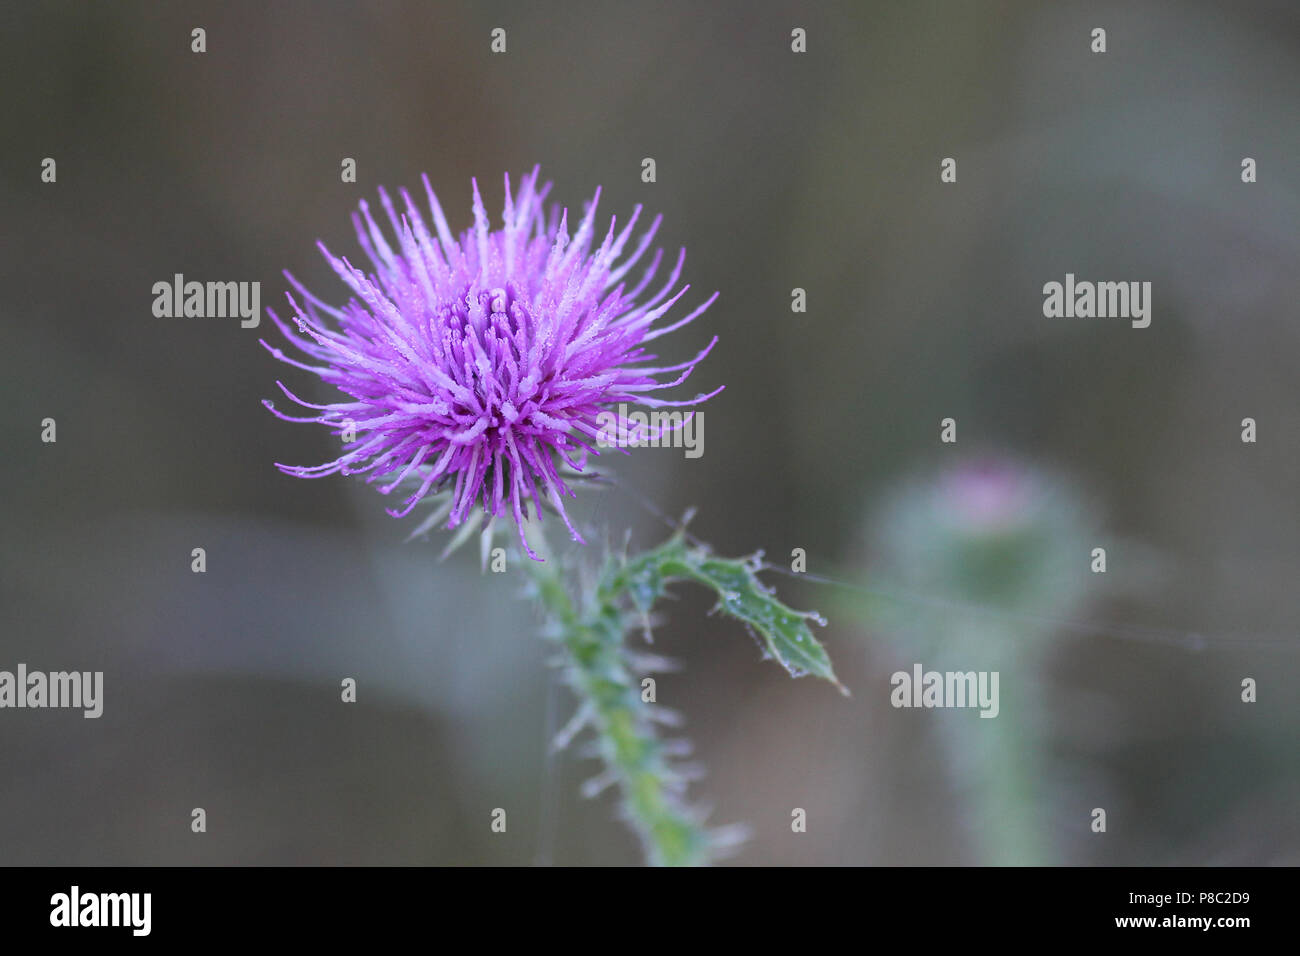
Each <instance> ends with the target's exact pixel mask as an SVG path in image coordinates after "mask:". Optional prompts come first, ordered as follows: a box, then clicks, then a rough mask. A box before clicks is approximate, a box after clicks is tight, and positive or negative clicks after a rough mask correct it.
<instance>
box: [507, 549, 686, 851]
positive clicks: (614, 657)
mask: <svg viewBox="0 0 1300 956" xmlns="http://www.w3.org/2000/svg"><path fill="white" fill-rule="evenodd" d="M524 563H525V564H526V565H528V566H529V567H530V569H531V571H532V574H533V580H534V582H535V583H536V585H537V594H538V597H539V598H540V600H541V602H542V605H543V606H544V607H545V608H546V610H547V612H548V613H549V614H550V616H551V618H552V620H553V622H554V624H555V625H556V635H557V637H558V639H559V641H560V643H561V644H562V645H563V647H564V650H565V652H566V657H567V661H568V668H567V670H568V680H569V684H570V686H571V687H572V688H573V690H574V692H575V693H576V694H577V695H578V697H579V699H580V700H581V702H582V703H581V706H583V707H584V708H586V710H587V712H588V713H589V715H590V723H591V725H592V727H593V728H594V730H595V732H596V735H597V740H598V746H599V750H600V755H601V757H602V759H603V760H604V762H605V765H606V768H607V770H608V772H609V773H610V774H611V775H612V776H613V777H614V778H615V779H616V781H617V783H618V786H619V788H620V790H621V791H622V796H623V811H624V815H625V816H626V818H627V820H628V822H629V823H630V824H631V826H632V827H633V829H634V830H636V832H637V834H638V835H639V836H640V838H641V842H642V845H643V847H644V849H645V852H646V856H647V858H648V859H649V861H650V862H651V863H652V864H655V865H659V866H689V865H697V864H703V863H707V862H708V861H709V855H710V854H709V850H710V840H709V835H708V833H707V831H706V830H705V828H704V826H703V825H702V822H701V820H700V818H699V816H698V815H697V814H696V813H694V812H693V811H692V810H690V809H689V808H688V807H687V806H685V804H684V803H683V801H682V800H681V798H680V796H679V792H680V789H681V784H682V783H683V781H681V779H680V777H678V775H677V774H676V773H675V772H674V771H673V770H672V768H670V767H669V766H668V765H667V760H666V758H665V756H664V754H663V750H662V743H661V741H660V740H659V739H658V736H657V734H656V733H655V729H654V726H653V725H652V723H651V722H650V720H649V718H648V716H647V715H646V714H645V712H644V708H646V707H647V706H653V705H650V704H646V703H643V702H642V700H641V694H640V690H639V688H640V685H639V682H638V681H637V679H636V677H635V676H634V675H633V674H631V673H630V672H629V670H628V662H627V652H626V649H625V647H624V642H623V636H624V630H625V628H624V615H623V613H622V612H621V610H620V609H619V607H618V606H617V603H616V597H617V596H616V595H611V594H608V593H605V594H603V595H602V599H600V600H596V601H592V602H590V606H587V607H582V606H580V605H579V604H577V603H576V602H575V601H574V599H573V597H572V595H571V594H570V593H569V590H568V589H567V588H566V587H565V584H564V582H563V580H562V579H561V576H560V573H559V572H558V571H557V570H556V567H555V562H554V559H551V560H550V561H548V562H547V563H546V564H538V563H536V562H533V561H525V562H524Z"/></svg>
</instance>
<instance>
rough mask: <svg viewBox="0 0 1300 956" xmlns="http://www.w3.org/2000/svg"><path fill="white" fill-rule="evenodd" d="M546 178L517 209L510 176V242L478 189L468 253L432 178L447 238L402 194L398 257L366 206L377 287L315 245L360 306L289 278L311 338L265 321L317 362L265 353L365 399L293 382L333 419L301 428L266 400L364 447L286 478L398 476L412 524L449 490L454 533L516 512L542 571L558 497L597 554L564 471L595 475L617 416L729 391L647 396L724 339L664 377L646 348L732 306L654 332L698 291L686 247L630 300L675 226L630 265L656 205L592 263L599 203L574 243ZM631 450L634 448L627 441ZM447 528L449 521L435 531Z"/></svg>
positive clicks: (526, 185)
mask: <svg viewBox="0 0 1300 956" xmlns="http://www.w3.org/2000/svg"><path fill="white" fill-rule="evenodd" d="M537 176H538V170H537V169H536V168H535V169H534V170H533V171H532V173H531V174H529V175H527V176H525V177H524V178H523V180H522V182H521V184H520V190H519V195H518V197H514V196H512V195H511V192H510V177H509V175H507V176H506V177H505V211H504V214H503V217H502V220H503V221H502V226H501V228H500V229H498V230H491V229H489V227H488V217H487V213H486V212H485V211H484V208H483V200H482V198H481V197H480V196H479V191H478V182H477V181H474V228H473V229H472V230H467V231H466V232H464V233H463V234H462V235H461V237H460V239H459V241H457V239H456V238H455V237H454V236H453V235H452V233H451V230H450V229H449V228H448V227H447V220H446V217H445V216H444V215H443V212H442V208H441V206H440V205H439V204H438V199H437V197H436V196H435V195H434V193H433V190H432V188H430V186H429V179H428V177H427V176H426V177H424V186H425V190H426V192H427V193H428V200H429V208H430V211H431V212H432V214H433V225H434V229H435V230H436V238H435V236H434V235H431V234H430V232H429V230H428V228H427V227H426V226H425V223H424V220H423V218H422V217H421V215H420V212H419V211H418V210H417V209H416V207H415V205H414V204H413V203H412V202H411V197H410V196H409V195H408V194H407V192H406V190H402V192H401V197H402V201H403V202H404V204H405V209H404V210H403V212H402V213H401V215H400V218H399V214H398V212H397V210H396V209H395V208H394V205H393V202H392V200H391V199H390V198H389V196H388V193H387V192H386V191H384V190H383V189H380V190H379V197H380V201H381V202H382V204H383V207H384V211H385V213H386V214H387V216H388V221H389V223H390V224H391V226H392V229H393V233H394V234H395V236H396V238H397V248H394V247H393V246H392V245H391V244H390V243H389V240H388V239H386V238H385V236H384V234H383V232H381V231H380V229H379V227H378V226H377V225H376V224H375V221H374V219H373V218H372V217H371V215H370V209H369V206H368V204H367V203H366V202H364V201H363V202H362V203H361V214H360V215H356V214H353V217H352V220H353V224H354V226H355V227H356V233H357V239H358V240H359V242H360V244H361V248H362V249H363V250H364V251H365V253H366V255H367V256H369V258H370V262H371V264H372V266H373V268H374V271H373V272H372V273H370V274H366V273H364V272H362V271H361V270H359V269H357V268H355V267H354V266H353V265H352V264H351V263H350V262H349V261H348V260H347V259H346V258H342V257H339V256H335V255H333V254H332V253H330V251H329V250H328V249H326V248H325V245H324V244H323V243H317V245H318V246H319V248H320V250H321V252H322V253H323V254H324V256H325V258H326V260H327V261H328V262H329V264H330V265H331V266H333V268H334V271H335V272H336V273H338V275H339V277H340V278H341V279H342V280H343V281H344V282H345V283H347V285H348V287H349V288H350V289H351V290H352V293H353V295H354V298H352V299H350V300H349V301H348V303H347V304H346V305H344V306H343V307H341V308H333V307H331V306H329V305H326V304H325V303H324V302H323V301H321V300H320V299H318V298H317V297H316V296H314V295H312V294H311V293H310V292H308V291H307V290H306V289H305V288H303V286H302V285H301V284H300V283H299V282H298V281H297V280H296V279H294V277H293V276H292V275H290V274H289V273H287V272H286V273H285V276H286V278H287V279H288V280H289V283H290V285H292V286H293V288H294V290H296V291H297V292H298V293H299V295H300V296H301V297H302V300H303V303H302V304H301V305H300V304H299V303H298V301H297V300H295V298H294V296H293V293H289V294H288V299H289V303H290V305H291V306H292V307H293V312H294V316H293V318H294V322H295V324H296V326H297V329H298V332H299V333H300V334H297V335H295V334H294V333H293V332H292V331H291V330H290V329H289V327H288V326H287V325H286V324H285V323H284V322H282V321H281V320H280V318H279V317H278V316H277V315H276V314H275V312H274V311H272V310H270V309H268V310H267V312H268V313H269V314H270V316H271V319H272V320H273V321H274V322H275V324H276V325H277V326H278V327H279V328H280V331H281V332H283V333H284V335H285V337H286V338H288V339H289V341H290V342H292V343H293V344H294V345H295V346H296V347H297V348H298V349H300V350H301V351H302V352H303V353H304V354H305V355H307V356H308V357H309V358H310V359H312V360H314V362H315V363H316V364H305V363H303V362H299V361H297V360H295V359H293V358H289V357H287V356H286V355H285V354H284V353H283V352H282V351H281V350H280V349H278V348H274V347H272V346H270V345H268V344H267V343H266V342H265V341H263V342H262V344H263V345H264V346H265V347H266V348H267V350H268V351H270V353H271V354H272V355H274V356H275V357H276V358H277V359H280V360H281V361H284V362H286V363H288V364H290V365H293V366H295V367H297V368H303V369H306V370H308V371H310V372H314V373H316V374H317V375H319V376H320V378H321V379H322V380H323V381H325V382H328V383H329V384H331V385H334V386H336V387H337V388H339V389H340V390H341V391H343V392H345V393H346V394H347V395H349V396H351V398H352V401H341V402H335V403H333V404H329V405H315V404H312V403H311V402H306V401H303V400H302V399H300V398H298V397H297V396H296V395H294V394H293V393H292V392H290V391H289V389H288V388H286V387H285V386H284V384H283V383H281V382H277V383H276V384H277V385H279V386H280V389H281V390H282V391H283V392H284V393H285V395H287V396H288V397H289V398H290V399H291V400H292V401H294V402H296V403H298V404H299V405H301V406H303V407H304V408H308V409H311V410H313V411H314V412H316V413H317V414H316V415H314V416H311V417H307V418H296V417H291V416H289V415H285V414H284V413H282V412H280V411H278V410H277V409H276V408H275V406H274V405H273V404H272V403H271V402H270V401H265V402H264V404H265V405H266V407H267V408H269V409H270V410H271V411H272V412H274V413H275V414H276V415H277V416H279V417H280V418H283V419H285V420H286V421H295V422H318V423H321V424H324V425H328V426H330V427H331V428H332V429H333V431H334V433H335V434H337V435H345V434H346V433H347V432H348V431H349V430H352V434H353V436H354V438H355V440H351V441H349V442H348V443H347V444H346V445H345V451H344V453H343V455H342V456H340V457H339V458H336V459H335V460H334V461H330V462H326V463H324V464H321V465H311V466H299V465H283V464H277V466H276V467H278V468H279V469H280V470H281V471H283V472H284V473H286V474H289V475H294V476H296V477H299V478H321V477H324V476H326V475H331V474H334V473H341V474H345V475H348V474H357V475H365V476H366V480H367V481H368V482H376V481H380V480H381V479H389V476H394V477H392V478H391V480H385V481H384V483H383V484H381V485H380V486H379V490H380V492H382V493H383V494H389V493H390V492H392V491H393V490H394V489H396V488H397V487H399V486H400V485H401V484H402V483H403V482H404V481H409V482H411V484H412V485H413V486H414V487H415V491H414V492H413V493H412V494H411V495H410V496H409V497H408V498H406V499H405V501H404V506H403V507H402V508H400V509H390V510H389V513H390V514H391V515H393V516H394V517H403V516H405V515H407V514H409V513H410V512H411V510H412V509H413V508H415V506H416V505H417V504H419V502H420V501H421V500H422V499H423V498H425V496H426V495H429V494H434V493H439V492H443V491H450V495H449V497H448V499H447V501H446V502H445V507H446V508H447V509H448V510H447V511H446V514H445V517H446V519H447V527H448V528H455V527H457V526H458V525H460V524H461V523H462V522H463V521H464V520H465V519H466V517H467V516H468V515H469V514H470V512H471V509H473V508H474V506H475V505H476V504H477V503H481V504H482V507H483V510H484V511H485V512H486V513H487V514H488V515H490V516H497V515H501V514H504V513H505V512H506V509H507V506H508V507H509V509H510V512H511V514H512V515H513V517H514V520H515V523H516V525H517V526H518V528H519V536H520V540H521V541H522V542H523V546H524V549H525V550H526V551H527V552H528V554H529V555H530V556H531V557H533V558H536V557H537V556H536V555H535V554H534V553H533V551H532V549H531V548H529V546H528V542H527V540H526V539H525V537H524V532H523V526H524V522H525V521H526V520H527V519H528V518H529V517H530V509H529V501H530V499H531V501H532V504H533V507H534V508H535V509H536V515H537V516H538V517H539V518H540V516H541V513H542V503H543V500H545V501H549V502H550V503H551V505H552V506H553V507H554V508H555V509H556V511H557V512H559V514H560V515H561V517H563V519H564V523H565V525H566V526H567V527H568V529H569V532H570V534H571V535H572V536H573V538H574V539H575V540H577V541H582V537H581V536H580V535H579V534H578V532H577V531H576V530H575V529H574V527H573V523H572V522H571V521H570V520H569V516H568V514H567V513H566V512H565V510H564V505H563V503H562V500H561V499H562V497H563V496H565V495H573V491H571V490H570V489H569V487H568V486H567V485H566V484H565V482H564V478H563V476H562V468H563V466H565V465H567V466H568V467H569V468H571V469H572V470H573V471H574V472H577V473H582V472H584V470H585V469H586V465H587V455H588V453H589V452H590V453H591V454H594V455H599V451H597V450H596V448H595V447H594V445H593V442H594V443H595V444H599V443H600V442H599V441H598V439H599V438H600V437H601V429H600V427H599V425H598V422H597V417H598V416H599V414H600V412H601V411H603V410H604V409H605V408H606V407H608V406H609V405H611V404H613V403H617V402H635V403H639V404H641V405H644V406H647V407H661V406H668V405H673V406H685V405H695V404H698V403H700V402H702V401H704V400H705V399H708V398H711V397H712V396H713V395H716V394H717V393H718V392H720V391H722V389H721V388H719V389H717V390H715V391H714V392H711V393H709V394H707V395H697V396H696V397H695V398H692V399H686V400H683V401H668V400H665V399H658V398H653V397H650V396H648V395H647V394H646V393H648V392H652V391H654V390H657V389H661V388H668V387H670V386H673V385H677V384H679V383H680V382H682V381H684V380H685V379H686V378H687V376H689V375H690V373H691V372H692V371H693V370H694V368H695V366H696V365H697V364H698V363H699V362H700V361H701V360H702V359H703V358H704V357H705V356H706V355H707V354H708V353H709V351H710V350H711V349H712V348H713V345H714V343H716V342H717V336H714V337H713V340H712V341H710V342H709V344H708V345H707V346H706V347H705V348H704V349H703V351H701V352H700V353H699V354H698V355H696V356H695V357H694V358H693V359H691V360H690V361H688V362H683V363H681V364H679V365H666V366H658V367H655V366H654V365H653V362H654V360H655V358H656V356H654V355H652V354H650V353H649V352H647V350H646V348H645V344H646V343H647V342H649V341H651V340H652V339H655V338H658V337H659V336H660V335H664V334H665V333H668V332H671V331H673V330H674V329H678V328H681V327H682V326H684V325H686V324H687V323H688V322H691V321H692V320H694V319H695V318H696V317H698V316H699V315H700V314H701V313H703V312H704V310H705V309H707V308H708V307H709V306H710V305H712V304H713V302H714V300H715V299H716V298H717V296H718V294H717V293H716V292H715V293H714V294H713V296H712V297H710V298H709V299H708V300H707V301H706V302H704V304H703V305H700V306H699V307H698V308H696V309H695V310H694V311H693V312H691V313H690V314H689V315H687V316H685V317H684V318H681V319H678V320H677V321H675V322H672V323H671V324H669V325H665V326H660V327H659V328H652V326H653V325H654V323H655V322H656V321H657V320H658V319H660V318H661V317H662V316H663V315H664V314H665V313H667V311H668V310H669V309H670V308H671V307H672V306H673V305H674V304H675V303H676V302H677V300H678V299H680V298H681V297H682V295H683V294H684V293H685V292H686V290H687V289H689V288H690V286H689V285H686V286H683V287H682V288H681V289H679V290H678V291H676V292H675V293H673V292H672V290H673V287H674V286H676V284H677V281H678V278H679V277H680V275H681V271H682V263H683V261H684V260H685V257H686V250H685V249H683V250H681V252H680V254H679V255H678V257H677V264H676V265H675V266H674V267H673V270H672V274H671V275H670V276H669V277H668V281H667V282H666V283H664V284H663V286H662V287H660V288H659V290H658V291H657V292H655V293H654V294H653V295H651V296H650V297H649V298H647V299H645V300H644V301H638V297H639V296H640V295H641V293H642V292H643V291H644V290H645V289H646V287H647V286H649V284H650V283H651V281H652V280H653V278H654V276H655V273H656V271H657V269H658V266H659V263H660V260H661V258H662V254H663V250H662V249H657V250H656V251H655V253H654V255H653V257H652V258H651V261H650V263H649V265H648V266H646V267H645V268H644V270H643V272H642V274H641V276H640V278H639V279H638V280H637V281H636V282H635V284H634V285H633V286H632V288H631V289H627V288H625V284H624V283H623V281H622V280H623V278H624V276H625V275H627V273H628V272H629V271H631V269H632V268H633V267H634V266H635V265H636V264H637V262H638V261H639V260H640V259H641V257H642V255H643V254H644V253H645V251H646V249H647V248H648V247H649V245H650V242H651V241H652V240H653V238H654V235H655V232H656V231H657V230H658V228H659V223H660V218H661V217H656V218H655V221H654V222H653V223H652V224H651V225H650V228H649V229H648V230H646V231H645V232H644V233H643V234H642V235H641V236H640V238H639V239H638V240H637V242H636V245H635V248H634V249H633V250H632V251H631V253H630V254H628V255H627V256H626V258H622V260H621V261H620V257H622V256H623V251H624V247H625V245H626V244H627V242H628V240H629V239H630V238H631V236H632V232H633V229H634V227H635V226H636V222H637V219H638V217H639V216H640V213H641V207H640V206H637V207H636V209H635V210H634V211H633V213H632V217H631V220H630V221H629V222H628V223H627V224H626V225H625V226H624V227H623V229H622V231H620V232H615V226H616V221H611V223H610V227H609V232H608V233H607V234H606V236H605V239H604V241H603V242H602V243H601V245H600V247H599V248H598V249H595V250H594V251H593V250H592V241H593V239H594V236H595V232H594V222H595V218H596V204H597V202H598V201H599V199H600V190H599V189H597V190H596V195H595V196H594V197H593V198H592V200H591V203H590V205H589V206H588V207H587V210H586V214H585V215H584V216H583V218H582V222H581V223H580V224H579V226H578V229H577V232H576V234H575V235H574V236H573V237H572V239H571V238H570V237H569V231H568V210H565V211H564V212H563V213H561V212H560V210H559V209H558V208H555V207H553V208H552V209H551V210H550V212H549V215H548V214H547V212H546V210H544V208H543V202H544V200H545V198H546V194H547V193H548V192H549V190H550V184H549V183H548V184H546V185H545V186H543V187H541V188H540V189H539V188H538V186H537ZM670 294H671V295H670ZM322 315H324V316H327V317H329V318H330V319H332V320H333V323H332V324H331V323H328V322H326V321H325V320H324V319H323V318H322ZM647 363H649V364H647ZM670 372H680V373H681V374H680V375H678V376H677V377H676V378H673V379H672V380H669V381H663V380H660V379H659V378H657V377H656V376H660V375H663V374H664V373H670ZM619 437H620V438H621V439H624V440H630V439H632V438H635V437H636V436H634V435H631V434H629V433H627V432H626V431H621V433H620V436H619ZM640 437H642V438H647V437H654V436H653V435H649V436H647V435H641V436H640ZM621 443H622V442H620V444H621ZM442 517H443V515H442V514H438V516H437V518H436V520H441V519H442Z"/></svg>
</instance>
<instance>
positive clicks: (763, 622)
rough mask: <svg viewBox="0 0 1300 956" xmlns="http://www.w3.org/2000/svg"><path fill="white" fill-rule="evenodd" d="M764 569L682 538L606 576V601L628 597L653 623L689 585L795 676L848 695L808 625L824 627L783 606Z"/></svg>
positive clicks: (817, 617) (753, 561)
mask: <svg viewBox="0 0 1300 956" xmlns="http://www.w3.org/2000/svg"><path fill="white" fill-rule="evenodd" d="M761 568H762V563H761V561H759V560H757V559H756V558H720V557H718V556H716V555H713V554H710V553H708V551H707V550H706V549H704V548H700V547H695V546H692V545H689V544H688V543H687V542H686V540H685V537H684V536H683V535H681V534H678V535H676V536H674V537H673V538H671V539H670V540H668V541H667V542H665V543H664V544H662V545H660V546H659V547H657V548H654V549H652V550H650V551H646V552H644V553H642V554H639V555H637V556H635V557H634V558H632V559H630V560H629V561H628V562H627V563H626V564H624V565H622V566H621V567H617V568H614V569H612V570H611V572H610V573H608V574H607V575H606V579H605V582H604V584H603V586H602V590H603V591H604V593H605V596H606V597H612V596H614V595H616V594H617V593H619V592H626V593H627V594H628V596H629V597H630V598H631V600H632V604H633V606H634V607H636V609H637V610H638V611H639V612H640V613H641V615H642V617H643V619H648V616H649V614H650V609H651V608H652V607H653V606H654V603H655V602H656V601H657V600H658V599H659V598H660V597H662V596H663V594H664V591H665V589H666V588H667V586H668V585H669V584H671V583H672V582H674V581H681V580H690V581H695V582H696V583H697V584H702V585H703V586H705V587H707V588H709V589H710V590H711V591H713V592H714V593H715V594H716V595H717V596H718V608H719V609H720V610H721V611H722V612H723V613H725V614H727V615H728V616H730V617H734V618H736V619H738V620H740V621H743V622H745V623H746V624H747V625H749V626H750V627H751V628H752V629H753V630H754V631H755V632H756V633H757V634H758V636H759V638H760V639H761V640H762V642H763V645H764V647H765V649H766V650H767V652H768V653H769V654H771V656H772V657H774V658H776V660H777V661H778V662H780V664H781V666H782V667H784V668H785V669H786V670H787V671H788V672H789V673H790V675H791V676H793V677H802V676H804V675H805V674H813V675H815V676H817V677H821V678H824V679H826V680H828V681H830V682H831V683H832V684H834V685H835V686H836V687H837V688H839V690H840V692H841V693H843V694H848V690H847V689H846V688H845V687H844V685H843V684H841V683H840V682H839V680H838V679H837V678H836V677H835V672H834V670H833V669H832V668H831V661H830V657H829V655H827V653H826V649H825V648H824V647H822V645H821V644H820V643H818V641H817V639H816V638H815V637H813V633H812V629H811V628H810V627H809V626H808V622H809V621H817V622H818V623H819V624H824V623H825V621H824V620H822V619H821V617H820V615H818V614H816V613H814V612H807V611H796V610H794V609H793V608H791V607H789V606H788V605H786V604H784V603H782V602H781V601H780V600H778V599H777V598H776V597H775V596H774V595H773V593H772V590H771V589H770V588H768V587H765V586H764V585H763V583H762V582H761V581H760V580H759V579H758V575H757V572H758V571H759V570H760V569H761Z"/></svg>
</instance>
